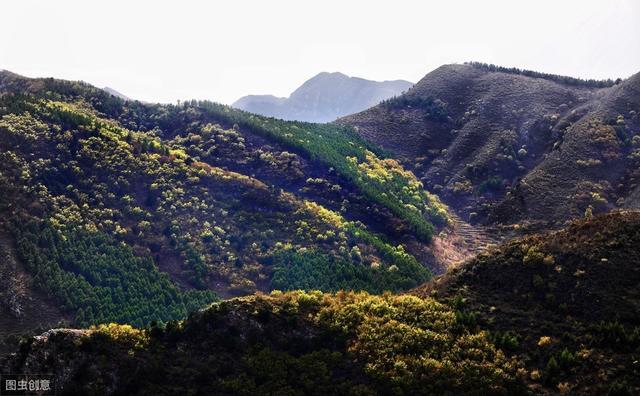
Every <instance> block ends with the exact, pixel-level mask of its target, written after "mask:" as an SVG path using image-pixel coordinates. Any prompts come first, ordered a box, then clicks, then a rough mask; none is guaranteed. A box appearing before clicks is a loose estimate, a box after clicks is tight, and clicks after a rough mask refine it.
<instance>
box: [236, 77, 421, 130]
mask: <svg viewBox="0 0 640 396" xmlns="http://www.w3.org/2000/svg"><path fill="white" fill-rule="evenodd" d="M412 85H413V83H410V82H409V81H403V80H395V81H372V80H367V79H364V78H360V77H350V76H348V75H346V74H344V73H340V72H321V73H318V74H316V75H315V76H313V77H311V78H310V79H308V80H307V81H305V82H304V83H303V84H302V85H300V87H298V88H297V89H296V90H294V91H293V92H292V93H291V95H290V96H289V97H288V98H278V97H275V96H273V95H248V96H244V97H242V98H240V99H238V100H237V101H236V102H234V103H233V105H232V106H233V107H236V108H239V109H242V110H245V111H249V112H252V113H257V114H262V115H266V116H271V117H276V118H282V119H285V120H298V121H309V122H330V121H333V120H335V119H337V118H339V117H343V116H345V115H349V114H353V113H357V112H359V111H362V110H365V109H367V108H369V107H372V106H375V105H376V104H378V103H380V102H381V101H383V100H385V99H388V98H390V97H392V96H396V95H399V94H401V93H402V92H404V91H406V90H407V89H409V88H410V87H411V86H412Z"/></svg>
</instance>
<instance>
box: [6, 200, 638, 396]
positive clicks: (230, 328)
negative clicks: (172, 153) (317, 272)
mask: <svg viewBox="0 0 640 396" xmlns="http://www.w3.org/2000/svg"><path fill="white" fill-rule="evenodd" d="M639 243H640V212H637V211H635V212H633V211H632V212H621V213H612V214H607V215H602V216H597V217H595V218H591V219H587V220H582V221H579V222H575V223H573V224H572V225H571V226H570V227H569V228H567V229H565V230H562V231H560V232H555V233H551V234H545V235H536V236H531V237H528V238H525V239H522V240H518V241H513V242H510V243H508V244H507V245H505V246H503V247H501V248H499V249H496V250H494V251H492V252H490V253H487V254H483V255H480V256H479V257H477V258H476V259H473V260H471V261H469V262H467V263H466V264H465V265H464V266H462V267H460V268H459V269H457V270H455V271H452V272H451V273H449V274H447V275H445V276H443V277H441V278H438V279H437V280H436V281H435V282H433V283H429V284H427V285H425V286H424V287H421V288H418V289H415V290H414V291H413V292H412V293H411V294H410V295H391V294H385V295H381V296H374V295H369V294H366V293H353V292H339V293H337V294H322V293H319V292H312V293H304V292H290V293H286V294H282V293H273V294H271V295H269V296H267V295H256V296H252V297H243V298H238V299H233V300H229V301H225V302H220V303H216V304H214V305H212V306H211V307H209V308H207V309H205V310H203V311H200V312H197V313H195V314H193V315H191V316H190V317H189V318H188V319H187V320H185V321H184V322H172V323H169V324H168V325H167V326H166V327H164V328H157V327H152V328H150V329H147V330H136V329H132V328H131V327H128V326H120V325H103V326H99V327H97V328H93V329H90V330H82V331H78V330H64V329H62V330H51V331H49V332H47V333H45V334H43V335H41V336H38V337H35V338H30V339H27V340H25V341H24V342H23V344H22V347H21V348H20V351H19V352H18V353H17V354H15V355H12V356H10V357H7V358H6V359H4V361H3V362H2V363H0V367H2V370H4V371H11V372H25V373H41V372H50V373H54V374H55V377H56V378H58V379H59V381H58V384H57V385H58V392H59V394H82V393H90V392H97V393H100V394H122V393H126V394H150V393H153V394H175V393H181V392H183V391H184V389H185V386H189V387H190V389H191V390H193V391H201V392H210V393H211V392H212V393H216V394H230V395H250V394H300V395H303V394H312V395H313V394H425V395H429V394H443V393H452V394H478V395H479V394H531V393H533V394H603V395H605V394H609V395H611V394H636V393H637V392H638V391H640V382H639V381H638V378H640V376H639V375H638V371H639V370H640V367H638V364H637V363H638V362H637V357H638V353H640V349H639V348H640V321H639V318H640V316H639V315H638V312H640V295H639V294H638V290H640V288H639V286H640V255H639V254H638V249H637V246H638V244H639ZM116 362H117V363H116Z"/></svg>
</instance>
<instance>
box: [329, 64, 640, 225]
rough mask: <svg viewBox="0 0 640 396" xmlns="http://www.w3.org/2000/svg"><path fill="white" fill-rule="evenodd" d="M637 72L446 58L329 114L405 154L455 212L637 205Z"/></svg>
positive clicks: (557, 214)
mask: <svg viewBox="0 0 640 396" xmlns="http://www.w3.org/2000/svg"><path fill="white" fill-rule="evenodd" d="M638 112H640V74H636V75H634V76H632V77H630V78H628V79H626V80H624V81H616V82H613V81H584V80H579V79H573V78H570V77H562V76H554V75H546V74H541V73H535V72H529V71H521V70H514V69H504V68H500V67H496V66H490V65H483V64H464V65H445V66H442V67H440V68H438V69H436V70H434V71H433V72H431V73H429V74H428V75H426V76H425V77H424V78H423V79H422V80H421V81H420V82H418V83H417V84H416V85H415V86H414V87H413V88H411V89H410V90H409V91H408V92H407V93H406V94H404V95H402V96H399V97H397V98H394V99H391V100H388V101H386V102H384V103H382V104H380V105H378V106H375V107H373V108H371V109H368V110H366V111H364V112H361V113H358V114H354V115H351V116H347V117H344V118H342V119H340V120H339V121H338V122H339V123H340V124H343V125H352V126H355V127H356V128H357V130H358V132H359V133H360V135H361V136H363V137H365V138H367V139H369V140H371V141H373V142H375V143H377V144H380V145H381V146H382V147H384V148H385V149H388V150H390V151H392V152H394V153H396V154H397V155H399V156H402V157H403V158H404V159H405V162H404V163H405V165H407V166H409V167H410V168H411V169H413V171H414V172H415V173H416V174H417V175H418V177H420V179H421V180H422V181H423V182H424V183H425V186H426V188H427V189H429V190H430V191H434V192H436V193H437V194H438V195H439V196H440V197H441V198H442V199H443V200H444V201H445V202H446V203H447V204H449V205H451V206H453V207H454V208H456V209H457V210H458V211H459V212H460V213H461V214H462V217H463V218H464V219H465V220H471V221H474V222H476V221H482V222H485V223H489V224H502V223H504V224H507V225H515V224H519V225H520V226H522V225H525V226H526V225H531V226H533V227H538V228H545V227H548V226H554V224H555V225H556V226H557V225H558V224H562V223H563V222H564V221H566V220H568V219H571V218H575V217H580V216H583V215H584V213H585V211H589V212H603V211H607V210H610V209H612V208H637V207H638V205H640V201H638V197H639V196H640V195H639V193H638V183H637V179H638V176H639V175H638V174H637V172H638V169H639V165H640V164H639V162H638V161H639V160H640V118H639V116H638Z"/></svg>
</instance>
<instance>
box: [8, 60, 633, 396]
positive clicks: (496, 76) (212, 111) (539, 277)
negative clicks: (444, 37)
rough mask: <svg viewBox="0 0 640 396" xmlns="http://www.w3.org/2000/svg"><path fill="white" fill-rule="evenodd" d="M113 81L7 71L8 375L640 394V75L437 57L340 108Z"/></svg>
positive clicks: (236, 391)
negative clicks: (323, 118) (135, 92)
mask: <svg viewBox="0 0 640 396" xmlns="http://www.w3.org/2000/svg"><path fill="white" fill-rule="evenodd" d="M325 77H326V76H325ZM334 77H335V76H334ZM338 77H340V78H342V76H338ZM344 77H346V76H344ZM320 85H322V84H320ZM312 88H313V87H312V86H311V85H309V86H307V87H306V88H305V89H306V90H309V92H307V91H305V92H306V94H305V95H304V96H305V97H309V98H316V97H317V96H315V95H316V94H315V93H314V92H310V90H312ZM405 88H406V87H405V86H403V89H405ZM358 89H361V88H358ZM113 92H116V91H113V90H111V89H110V90H109V91H107V90H102V89H99V88H96V87H93V86H91V85H89V84H86V83H83V82H74V81H64V80H58V79H53V78H26V77H22V76H20V75H17V74H14V73H11V72H9V71H0V257H1V258H2V260H0V266H1V271H0V295H1V296H2V298H1V299H0V304H1V305H2V306H1V309H2V310H3V315H2V317H0V339H1V345H0V353H1V357H0V367H1V369H0V372H2V373H9V372H11V373H26V374H28V373H50V374H52V375H53V376H54V378H55V381H56V384H55V386H56V391H57V394H64V395H66V394H68V395H77V394H114V395H116V394H127V395H132V394H154V395H159V394H178V393H180V394H183V393H184V383H185V382H186V383H188V384H189V385H190V387H191V389H192V390H193V394H224V395H255V394H265V395H266V394H269V395H316V394H317V395H327V394H335V395H344V394H353V395H376V394H381V395H387V394H389V395H391V394H393V395H418V394H425V395H433V394H478V395H486V394H542V395H548V394H600V395H626V394H629V395H631V394H638V393H640V363H639V359H640V287H639V286H640V249H639V248H638V246H640V184H639V181H640V116H639V115H638V113H639V112H640V74H635V75H633V76H631V77H630V78H628V79H624V80H620V79H619V80H616V81H613V80H583V79H577V78H572V77H565V76H557V75H550V74H544V73H538V72H533V71H528V70H519V69H509V68H503V67H499V66H494V65H487V64H481V63H475V62H470V63H465V64H453V65H444V66H441V67H439V68H438V69H436V70H434V71H432V72H430V73H428V74H427V75H426V76H425V77H424V78H423V79H421V80H420V81H419V82H418V83H416V84H415V85H413V86H412V87H410V88H409V89H408V90H407V91H406V92H404V93H398V94H397V95H396V96H392V97H388V95H387V96H386V97H387V98H386V99H384V100H382V101H381V102H380V103H379V104H376V105H374V106H372V107H369V108H367V109H365V110H363V111H359V112H357V113H355V114H350V115H346V116H343V117H341V118H338V119H337V120H336V121H334V122H329V123H323V124H318V123H309V122H303V121H285V120H283V119H280V118H272V117H268V116H263V115H258V114H254V113H250V112H246V111H243V110H240V109H236V108H233V107H230V106H225V105H221V104H218V103H214V102H210V101H196V100H193V101H185V102H182V103H178V104H151V103H142V102H139V101H135V100H131V99H128V98H126V97H124V96H122V95H120V94H118V95H114V94H113ZM341 95H342V94H341ZM345 95H346V94H345ZM292 97H293V95H292ZM378 101H379V100H375V101H374V102H378ZM283 103H284V102H283ZM278 106H284V104H279V105H278ZM296 106H301V105H299V104H296ZM279 111H284V110H282V109H281V108H279ZM332 117H333V116H332Z"/></svg>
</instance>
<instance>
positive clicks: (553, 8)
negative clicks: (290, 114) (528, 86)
mask: <svg viewBox="0 0 640 396" xmlns="http://www.w3.org/2000/svg"><path fill="white" fill-rule="evenodd" d="M468 60H476V61H482V62H488V63H495V64H500V65H504V66H517V67H521V68H527V69H534V70H539V71H543V72H549V73H556V74H566V75H572V76H577V77H585V78H609V77H611V78H616V77H622V78H625V77H628V76H630V75H631V74H633V73H636V72H640V1H637V0H628V1H625V0H606V1H605V0H603V1H591V0H579V1H560V0H551V1H546V0H544V1H541V0H535V1H526V2H525V1H515V0H511V1H487V0H484V1H477V0H475V1H474V0H472V1H452V0H446V1H443V0H439V1H433V2H432V1H402V0H393V1H388V0H387V1H379V2H378V1H373V0H369V1H348V0H336V1H334V0H323V1H304V0H290V1H289V0H287V1H284V0H283V1H280V0H269V1H267V0H255V1H249V0H227V1H186V0H181V1H171V2H162V1H134V0H129V1H113V0H110V1H101V2H100V3H98V2H93V1H87V0H83V1H25V0H20V1H17V0H16V1H13V0H10V1H3V2H2V3H1V4H0V69H7V70H11V71H14V72H16V73H20V74H23V75H26V76H30V77H36V76H38V77H39V76H53V77H58V78H64V79H73V80H84V81H87V82H90V83H92V84H94V85H97V86H99V87H103V86H110V87H113V88H115V89H117V90H119V91H120V92H122V93H124V94H126V95H128V96H131V97H134V98H136V99H142V100H146V101H160V102H174V101H176V100H177V99H189V98H197V99H212V100H216V101H220V102H224V103H230V102H232V101H234V100H235V99H237V98H239V97H240V96H243V95H246V94H250V93H272V94H275V95H279V96H287V95H288V94H289V93H290V92H291V91H292V90H293V89H295V88H296V87H297V86H298V85H300V84H301V83H302V82H303V81H305V80H306V79H308V78H310V77H312V76H313V75H315V74H317V73H318V72H320V71H341V72H343V73H346V74H349V75H353V76H359V77H364V78H370V79H375V80H390V79H406V80H409V81H413V82H416V81H418V80H419V79H420V78H422V76H424V75H425V74H426V73H427V72H429V71H430V70H433V69H434V68H436V67H438V66H439V65H441V64H444V63H455V62H459V63H460V62H464V61H468Z"/></svg>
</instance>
